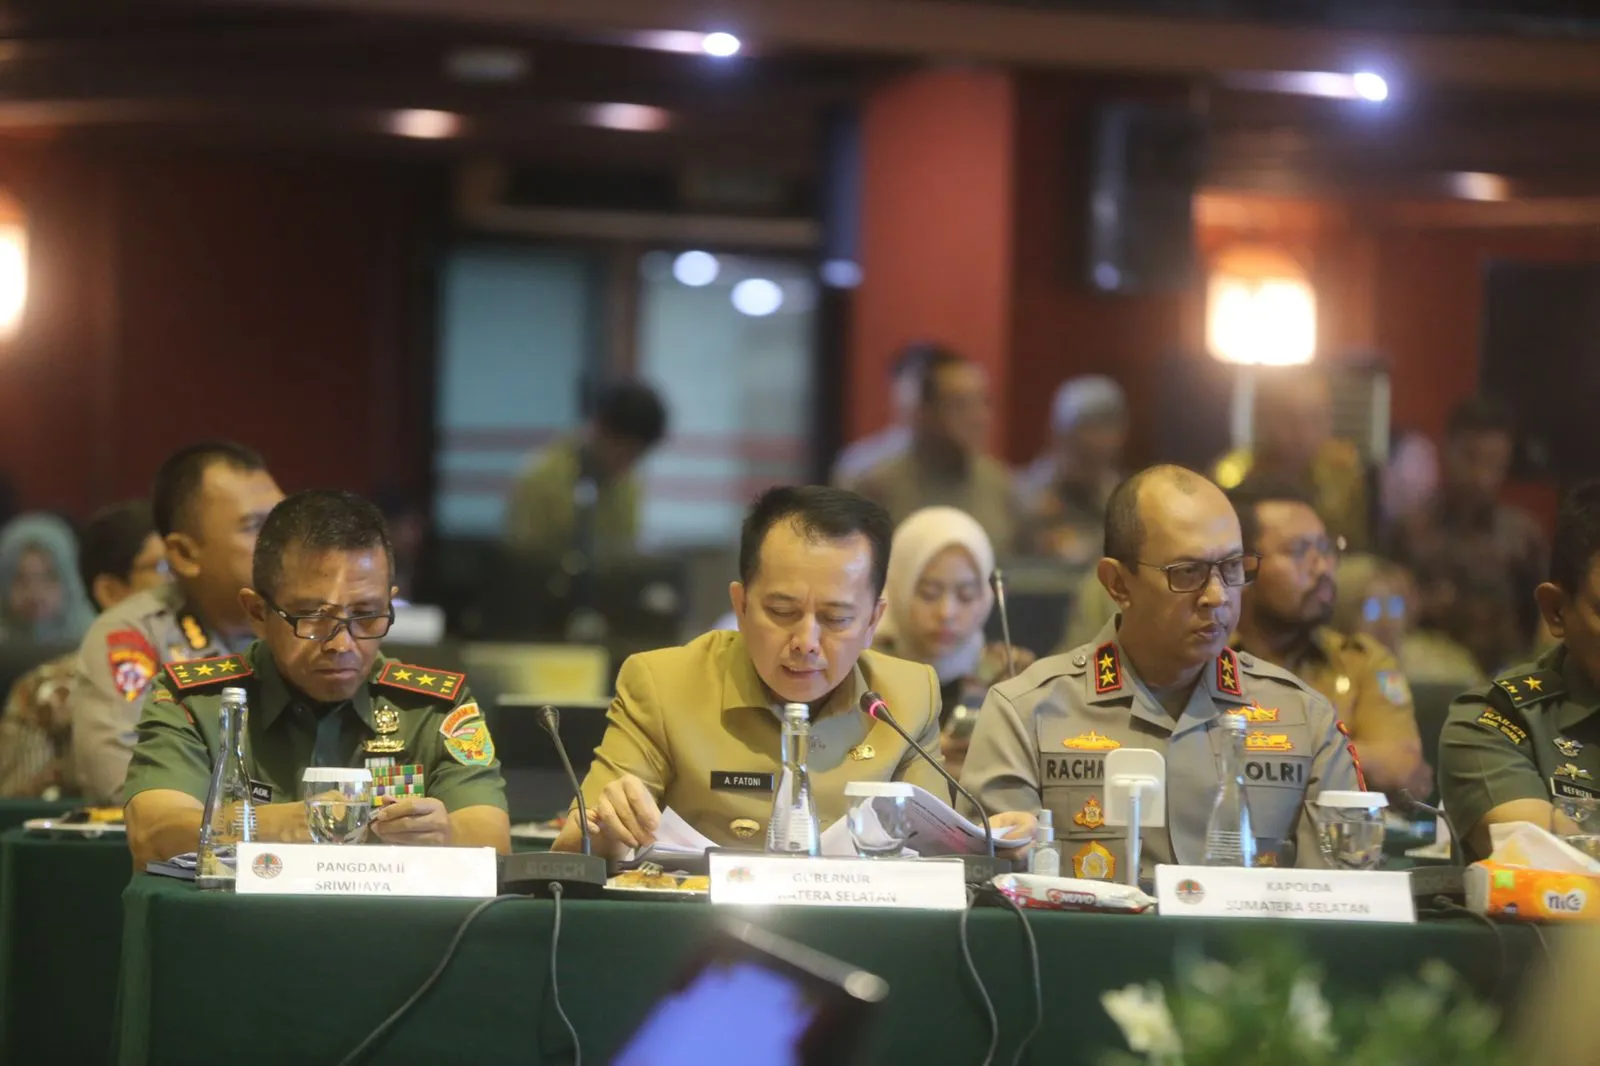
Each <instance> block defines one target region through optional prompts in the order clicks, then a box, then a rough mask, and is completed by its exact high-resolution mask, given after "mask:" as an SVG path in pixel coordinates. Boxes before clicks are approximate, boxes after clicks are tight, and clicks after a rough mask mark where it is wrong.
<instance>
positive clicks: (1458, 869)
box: [1394, 788, 1467, 903]
mask: <svg viewBox="0 0 1600 1066" xmlns="http://www.w3.org/2000/svg"><path fill="white" fill-rule="evenodd" d="M1394 800H1395V806H1396V807H1398V808H1399V809H1400V810H1401V811H1402V812H1403V813H1405V814H1413V813H1415V812H1417V811H1421V812H1422V813H1423V814H1430V815H1432V816H1433V817H1434V819H1435V820H1436V822H1443V823H1444V827H1445V828H1446V829H1447V830H1449V832H1450V864H1449V865H1448V866H1416V867H1412V869H1411V894H1412V895H1413V896H1415V897H1416V898H1418V899H1425V900H1433V899H1435V898H1436V897H1439V896H1445V897H1448V898H1450V899H1451V900H1453V901H1454V902H1457V903H1461V902H1465V900H1466V898H1467V892H1466V887H1465V878H1466V866H1467V864H1466V860H1465V857H1464V856H1463V855H1462V853H1461V840H1462V837H1461V833H1460V832H1459V831H1458V830H1457V829H1456V823H1455V822H1454V820H1452V819H1451V817H1450V815H1449V814H1447V813H1446V812H1445V809H1444V808H1443V807H1435V806H1434V805H1433V804H1431V803H1423V802H1422V801H1421V800H1419V799H1417V797H1415V796H1413V795H1412V794H1411V791H1410V790H1409V789H1404V788H1402V789H1400V790H1399V791H1398V792H1396V793H1395V794H1394Z"/></svg>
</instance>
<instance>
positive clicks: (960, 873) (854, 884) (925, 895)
mask: <svg viewBox="0 0 1600 1066" xmlns="http://www.w3.org/2000/svg"><path fill="white" fill-rule="evenodd" d="M710 872H711V902H712V903H713V904H724V903H727V904H734V905H743V906H768V905H778V906H802V907H895V908H899V909H902V910H904V909H922V910H941V911H960V910H965V909H966V907H967V887H966V874H965V870H964V868H963V867H962V865H961V863H960V862H959V861H957V860H955V859H944V860H941V861H935V862H893V861H885V860H880V859H858V858H847V859H836V858H820V859H813V858H811V857H810V856H805V855H741V854H739V853H738V852H732V851H718V852H713V853H712V855H711V862H710Z"/></svg>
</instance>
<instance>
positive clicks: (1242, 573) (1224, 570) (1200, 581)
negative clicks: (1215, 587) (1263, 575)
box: [1133, 552, 1261, 592]
mask: <svg viewBox="0 0 1600 1066" xmlns="http://www.w3.org/2000/svg"><path fill="white" fill-rule="evenodd" d="M1133 565H1134V566H1143V567H1147V568H1149V569H1151V570H1159V571H1161V572H1162V573H1163V574H1165V575H1167V588H1169V589H1171V590H1172V591H1173V592H1199V591H1200V590H1201V589H1203V588H1205V587H1206V586H1207V585H1209V584H1210V583H1211V575H1212V573H1213V572H1215V573H1216V575H1217V576H1218V577H1219V578H1221V579H1222V583H1223V584H1224V585H1226V586H1228V587H1229V588H1238V587H1239V586H1240V585H1248V584H1250V582H1252V581H1254V580H1255V579H1256V572H1257V571H1258V570H1260V569H1261V556H1260V554H1258V553H1257V552H1245V553H1244V554H1242V555H1230V556H1228V557H1227V558H1226V559H1218V560H1216V561H1214V562H1212V561H1209V560H1205V559H1186V560H1184V561H1183V562H1178V563H1168V564H1167V565H1166V566H1157V565H1156V564H1155V563H1144V562H1139V561H1137V560H1135V562H1134V564H1133Z"/></svg>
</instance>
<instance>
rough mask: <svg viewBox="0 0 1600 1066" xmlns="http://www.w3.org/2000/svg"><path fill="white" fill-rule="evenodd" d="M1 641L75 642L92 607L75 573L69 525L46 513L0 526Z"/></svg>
mask: <svg viewBox="0 0 1600 1066" xmlns="http://www.w3.org/2000/svg"><path fill="white" fill-rule="evenodd" d="M0 590H4V599H3V600H0V640H6V641H9V642H13V643H39V644H48V643H52V642H57V641H72V640H79V639H81V638H82V637H83V634H84V631H85V630H87V629H88V628H89V623H90V622H92V621H94V608H93V607H92V606H90V604H89V595H88V593H87V592H86V591H85V590H84V587H83V582H82V580H81V579H80V578H79V577H78V543H77V538H76V537H74V536H73V533H72V527H71V526H69V525H67V523H66V522H64V521H62V520H61V519H60V518H57V517H56V516H55V515H50V514H25V515H21V516H19V517H17V518H14V519H12V520H11V521H10V522H9V523H7V524H6V527H5V529H3V530H0Z"/></svg>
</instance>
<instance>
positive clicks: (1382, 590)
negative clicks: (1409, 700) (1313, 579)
mask: <svg viewBox="0 0 1600 1066" xmlns="http://www.w3.org/2000/svg"><path fill="white" fill-rule="evenodd" d="M1334 588H1335V591H1334V599H1333V621H1332V623H1330V624H1331V625H1332V626H1333V628H1334V629H1336V630H1338V631H1339V632H1340V633H1343V634H1345V635H1346V636H1349V637H1354V636H1357V635H1359V634H1365V635H1367V636H1369V637H1371V638H1372V639H1374V640H1376V641H1377V642H1378V643H1380V644H1382V645H1383V646H1384V647H1386V648H1388V649H1389V651H1390V653H1391V654H1393V655H1394V657H1395V658H1396V659H1397V660H1399V662H1400V672H1401V673H1402V674H1404V675H1405V676H1406V679H1407V680H1408V681H1410V682H1412V683H1415V684H1455V685H1459V686H1461V687H1462V688H1467V687H1470V686H1473V685H1481V684H1483V683H1484V682H1485V681H1487V680H1488V677H1487V675H1486V674H1484V672H1483V670H1482V669H1481V668H1480V667H1479V666H1478V663H1477V660H1475V659H1474V658H1473V657H1472V653H1471V652H1470V651H1468V650H1467V649H1466V648H1464V647H1462V646H1461V645H1460V644H1459V643H1457V642H1456V641H1455V640H1454V639H1453V638H1452V637H1450V636H1449V634H1447V633H1444V632H1441V631H1439V630H1434V629H1419V628H1417V627H1416V620H1417V615H1416V598H1417V592H1416V587H1415V584H1414V583H1413V581H1412V579H1411V574H1410V573H1409V572H1408V571H1407V570H1406V568H1405V567H1403V566H1401V565H1400V564H1399V563H1392V562H1390V561H1389V560H1387V559H1382V558H1379V557H1378V556H1376V555H1367V554H1364V553H1351V554H1348V555H1345V556H1343V557H1341V558H1340V559H1339V567H1338V569H1337V570H1336V571H1335V572H1334Z"/></svg>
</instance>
